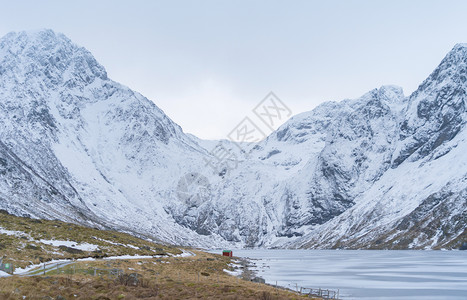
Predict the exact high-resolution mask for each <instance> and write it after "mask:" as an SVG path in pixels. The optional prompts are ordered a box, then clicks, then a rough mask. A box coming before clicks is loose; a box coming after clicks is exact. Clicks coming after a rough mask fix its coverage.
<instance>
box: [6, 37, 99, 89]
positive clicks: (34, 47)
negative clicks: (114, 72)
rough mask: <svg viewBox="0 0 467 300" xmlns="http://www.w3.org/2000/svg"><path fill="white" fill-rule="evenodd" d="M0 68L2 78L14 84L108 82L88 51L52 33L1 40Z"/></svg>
mask: <svg viewBox="0 0 467 300" xmlns="http://www.w3.org/2000/svg"><path fill="white" fill-rule="evenodd" d="M0 65H1V67H0V75H2V76H3V77H4V78H10V79H12V80H15V82H18V80H20V79H23V80H25V81H27V80H28V79H31V80H33V79H40V80H42V79H44V76H45V77H46V81H47V79H48V80H50V81H51V82H52V83H53V84H60V83H64V82H66V81H68V80H69V79H72V77H74V78H75V79H76V78H78V79H79V78H81V79H84V81H85V83H90V82H92V81H93V80H94V78H96V77H98V78H101V79H104V80H105V79H107V73H106V71H105V69H104V67H103V66H101V65H100V64H99V63H98V62H97V61H96V59H95V58H94V57H93V55H92V54H91V53H90V52H89V51H88V50H86V49H85V48H83V47H80V46H78V45H76V44H74V43H73V42H72V41H71V40H70V39H69V38H67V37H66V36H65V35H64V34H62V33H56V32H54V31H53V30H50V29H41V30H31V31H21V32H10V33H8V34H7V35H5V36H4V37H3V38H1V39H0ZM8 75H9V76H8ZM32 75H33V76H32Z"/></svg>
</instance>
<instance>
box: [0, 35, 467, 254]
mask: <svg viewBox="0 0 467 300" xmlns="http://www.w3.org/2000/svg"><path fill="white" fill-rule="evenodd" d="M466 61H467V51H466V46H465V45H456V46H455V47H454V49H453V50H452V51H451V52H450V53H448V55H447V56H446V57H445V58H444V59H443V61H442V62H441V64H440V65H439V67H438V68H437V69H436V70H435V71H434V72H433V73H432V74H431V75H430V76H429V77H428V78H427V79H426V80H425V81H424V82H423V83H422V84H421V85H420V87H419V88H418V90H417V91H416V92H414V93H413V94H412V95H411V96H409V97H406V96H404V94H403V92H402V89H400V88H398V87H395V86H383V87H381V88H379V89H374V90H372V91H370V92H368V93H366V94H365V95H363V96H362V97H361V98H359V99H356V100H344V101H341V102H328V103H323V104H322V105H320V106H319V107H317V108H316V109H314V110H313V111H311V112H306V113H302V114H300V115H297V116H294V117H292V118H291V119H290V120H289V121H288V122H286V123H285V124H284V125H282V126H281V127H280V128H279V129H278V130H276V131H275V132H273V133H272V134H271V135H270V136H269V137H268V138H267V139H265V140H264V141H262V142H260V143H258V144H256V145H251V146H248V147H246V148H245V149H248V151H249V153H248V154H249V155H248V157H247V158H245V157H243V156H242V157H241V159H239V161H238V162H236V164H238V166H237V167H236V168H234V169H232V170H230V171H226V170H227V165H228V163H229V162H225V161H223V162H221V164H220V166H219V169H220V170H221V171H220V172H219V171H218V170H213V169H211V168H210V167H209V165H208V162H209V161H212V160H214V161H215V160H216V159H217V158H216V156H215V155H214V154H213V153H211V151H210V150H211V148H209V147H208V146H211V145H215V143H212V142H205V141H201V140H199V139H197V138H196V137H194V136H191V135H187V134H185V133H184V132H183V131H182V129H181V128H180V127H179V126H178V125H177V124H175V123H174V122H173V121H171V120H170V118H168V117H167V116H166V115H165V114H164V113H163V112H162V111H161V110H160V109H159V108H158V107H157V106H156V105H155V104H154V103H153V102H152V101H150V100H148V99H146V98H145V97H143V96H142V95H140V94H138V93H136V92H133V91H132V90H130V89H128V88H127V87H125V86H122V85H120V84H118V83H116V82H114V81H112V80H110V79H109V78H108V77H107V74H106V71H105V69H104V68H103V67H102V66H101V65H100V64H99V63H98V62H97V61H96V60H95V59H94V58H93V56H92V55H91V53H89V51H87V50H86V49H84V48H82V47H78V46H76V45H75V44H73V43H72V42H71V41H70V40H69V39H68V38H66V37H65V36H64V35H62V34H56V33H54V32H53V31H51V30H43V31H38V32H21V33H10V34H8V35H7V36H5V37H4V38H2V39H1V40H0V108H1V110H0V125H1V127H0V199H1V201H0V208H3V209H6V210H8V211H9V212H12V213H14V214H17V215H25V214H27V215H31V216H33V217H39V218H58V219H62V220H65V221H74V222H78V223H82V224H87V225H91V226H98V227H106V228H115V229H119V230H123V231H127V232H133V233H135V234H139V235H145V236H148V237H151V238H154V239H158V240H162V241H165V242H170V243H176V244H185V245H197V246H204V247H212V246H213V245H217V246H223V245H228V244H230V245H235V246H239V247H241V246H272V247H285V246H287V247H313V248H336V247H342V248H372V247H373V248H378V247H379V248H439V247H447V248H455V247H458V246H459V243H461V242H462V241H463V240H465V231H464V228H465V227H466V226H465V225H466V224H465V223H466V219H467V216H466V211H467V208H466V205H467V204H466V201H467V200H466V197H465V196H466V194H465V191H466V176H467V172H466V170H467V168H466V163H467V157H466V156H465V155H464V153H467V151H466V150H467V149H464V148H465V147H466V144H465V135H466V133H465V120H466V112H465V91H466V88H467V86H466V77H465V76H466V71H467V65H466ZM223 145H225V146H226V147H227V148H232V149H233V148H235V145H234V144H232V143H231V142H228V141H224V142H223ZM236 151H237V150H236ZM238 153H240V152H238ZM435 174H436V175H435ZM185 188H187V190H185ZM181 189H182V190H181ZM200 190H202V191H203V194H202V196H201V197H200V196H199V193H200Z"/></svg>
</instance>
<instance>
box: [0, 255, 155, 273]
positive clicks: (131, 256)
mask: <svg viewBox="0 0 467 300" xmlns="http://www.w3.org/2000/svg"><path fill="white" fill-rule="evenodd" d="M160 257H164V256H162V255H154V256H151V255H119V256H109V257H104V258H102V259H104V260H123V259H151V258H160ZM96 260H99V259H98V258H93V257H86V258H79V259H76V260H75V261H96ZM67 262H73V260H71V259H56V260H51V261H49V262H47V263H45V265H46V266H49V265H53V264H60V263H67ZM43 265H44V264H36V265H30V266H27V267H26V268H16V269H15V275H26V274H27V273H28V272H30V271H32V270H34V269H37V268H40V267H42V266H43ZM5 274H6V273H5ZM7 275H8V274H7ZM0 277H1V276H0Z"/></svg>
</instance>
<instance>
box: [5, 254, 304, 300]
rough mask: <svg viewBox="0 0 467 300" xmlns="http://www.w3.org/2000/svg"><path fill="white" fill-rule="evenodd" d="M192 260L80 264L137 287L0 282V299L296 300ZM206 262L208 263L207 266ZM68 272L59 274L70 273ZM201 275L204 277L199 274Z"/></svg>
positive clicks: (76, 281)
mask: <svg viewBox="0 0 467 300" xmlns="http://www.w3.org/2000/svg"><path fill="white" fill-rule="evenodd" d="M195 253H196V256H192V257H184V258H177V257H172V258H162V259H159V260H156V259H144V260H113V261H103V260H98V261H93V262H78V263H76V264H75V266H74V268H75V269H76V270H80V269H82V270H86V269H93V268H98V269H109V268H110V269H113V268H116V269H121V270H123V271H124V272H125V273H126V274H130V273H138V274H140V275H141V282H140V283H139V284H138V285H137V286H133V285H131V284H125V281H124V280H123V281H122V280H118V279H116V278H109V277H107V276H102V277H99V276H96V277H94V276H91V275H84V274H80V273H75V274H74V275H73V274H69V275H65V274H61V275H51V274H53V272H51V273H48V276H35V277H18V276H14V277H8V278H3V279H0V291H1V292H0V299H23V296H26V298H25V299H41V300H43V299H50V298H47V297H51V299H56V297H58V296H62V297H64V298H65V299H67V300H69V299H86V300H88V299H101V300H105V299H112V300H113V299H125V300H131V299H263V300H273V299H299V298H301V297H300V296H299V295H297V294H295V293H292V292H289V291H285V290H282V289H275V288H274V287H271V286H268V285H265V284H258V283H253V282H250V281H245V280H241V279H239V278H236V277H233V276H229V275H227V274H225V273H224V272H223V269H227V268H229V267H228V263H229V262H230V259H229V258H227V257H222V256H220V255H214V254H209V253H205V252H201V251H195ZM208 258H209V260H208ZM72 269H73V267H72V266H67V267H66V268H65V269H64V270H62V271H63V272H69V271H70V270H72ZM201 273H203V274H201Z"/></svg>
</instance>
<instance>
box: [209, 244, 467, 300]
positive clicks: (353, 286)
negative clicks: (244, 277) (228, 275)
mask: <svg viewBox="0 0 467 300" xmlns="http://www.w3.org/2000/svg"><path fill="white" fill-rule="evenodd" d="M217 252H218V251H217ZM233 254H234V256H239V257H248V258H251V259H252V262H254V263H255V264H256V267H255V268H253V269H254V270H257V276H259V277H262V278H264V279H265V280H266V282H267V283H270V284H275V283H276V281H277V284H278V285H281V286H285V287H289V288H293V289H295V285H296V284H297V285H298V286H299V287H300V286H302V287H309V288H324V289H333V290H337V289H339V290H340V298H342V299H464V300H465V299H467V251H384V250H357V251H353V250H339V251H336V250H234V251H233Z"/></svg>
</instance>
